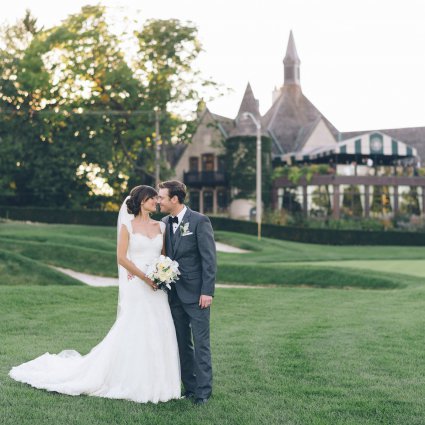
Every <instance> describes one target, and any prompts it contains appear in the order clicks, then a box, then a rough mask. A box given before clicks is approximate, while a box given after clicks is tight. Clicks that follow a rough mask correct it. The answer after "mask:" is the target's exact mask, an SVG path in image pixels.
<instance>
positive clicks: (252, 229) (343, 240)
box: [0, 206, 425, 246]
mask: <svg viewBox="0 0 425 425" xmlns="http://www.w3.org/2000/svg"><path fill="white" fill-rule="evenodd" d="M0 217H3V218H8V219H11V220H20V221H35V222H41V223H62V224H85V225H95V226H115V225H116V222H117V213H116V212H110V211H95V210H67V209H58V208H36V207H34V208H22V207H6V206H0ZM160 217H161V215H159V214H158V215H155V216H154V218H156V219H159V218H160ZM211 222H212V225H213V227H214V229H215V230H225V231H229V232H238V233H245V234H249V235H257V224H256V223H254V222H251V221H242V220H231V219H229V218H224V217H211ZM262 236H263V237H268V238H274V239H283V240H289V241H295V242H305V243H316V244H326V245H403V246H424V245H425V234H423V233H414V232H394V231H381V232H380V231H368V230H337V229H306V228H301V227H286V226H278V225H273V224H263V225H262Z"/></svg>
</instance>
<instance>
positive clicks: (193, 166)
mask: <svg viewBox="0 0 425 425" xmlns="http://www.w3.org/2000/svg"><path fill="white" fill-rule="evenodd" d="M189 171H199V158H198V157H196V156H192V157H190V158H189Z"/></svg>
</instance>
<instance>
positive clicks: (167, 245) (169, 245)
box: [165, 216, 174, 257]
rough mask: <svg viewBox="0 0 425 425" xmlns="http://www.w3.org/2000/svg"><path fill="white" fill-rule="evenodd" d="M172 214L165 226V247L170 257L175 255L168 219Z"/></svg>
mask: <svg viewBox="0 0 425 425" xmlns="http://www.w3.org/2000/svg"><path fill="white" fill-rule="evenodd" d="M169 217H170V216H167V222H166V227H165V232H166V233H165V249H166V251H167V254H168V256H169V257H173V254H174V252H173V243H172V241H171V237H170V223H169V221H168V218H169Z"/></svg>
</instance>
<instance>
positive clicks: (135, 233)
mask: <svg viewBox="0 0 425 425" xmlns="http://www.w3.org/2000/svg"><path fill="white" fill-rule="evenodd" d="M131 234H132V235H140V236H143V237H144V238H148V239H150V240H151V241H153V240H154V239H156V238H157V237H158V236H162V233H158V234H157V235H155V236H154V237H153V238H150V237H149V236H146V235H144V234H143V233H140V232H132V233H131Z"/></svg>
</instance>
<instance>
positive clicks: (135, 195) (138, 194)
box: [126, 185, 158, 217]
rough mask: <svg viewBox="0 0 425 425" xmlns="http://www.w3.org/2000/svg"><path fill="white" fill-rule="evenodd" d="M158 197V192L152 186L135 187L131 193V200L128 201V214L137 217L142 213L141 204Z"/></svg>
mask: <svg viewBox="0 0 425 425" xmlns="http://www.w3.org/2000/svg"><path fill="white" fill-rule="evenodd" d="M157 195H158V192H157V191H156V190H155V189H154V188H153V187H151V186H145V185H140V186H136V187H133V189H131V192H130V198H129V199H127V201H126V204H127V211H128V213H129V214H134V216H135V217H136V216H137V215H139V213H140V209H141V206H140V204H141V203H142V202H146V201H147V200H148V199H151V198H154V197H155V196H157Z"/></svg>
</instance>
